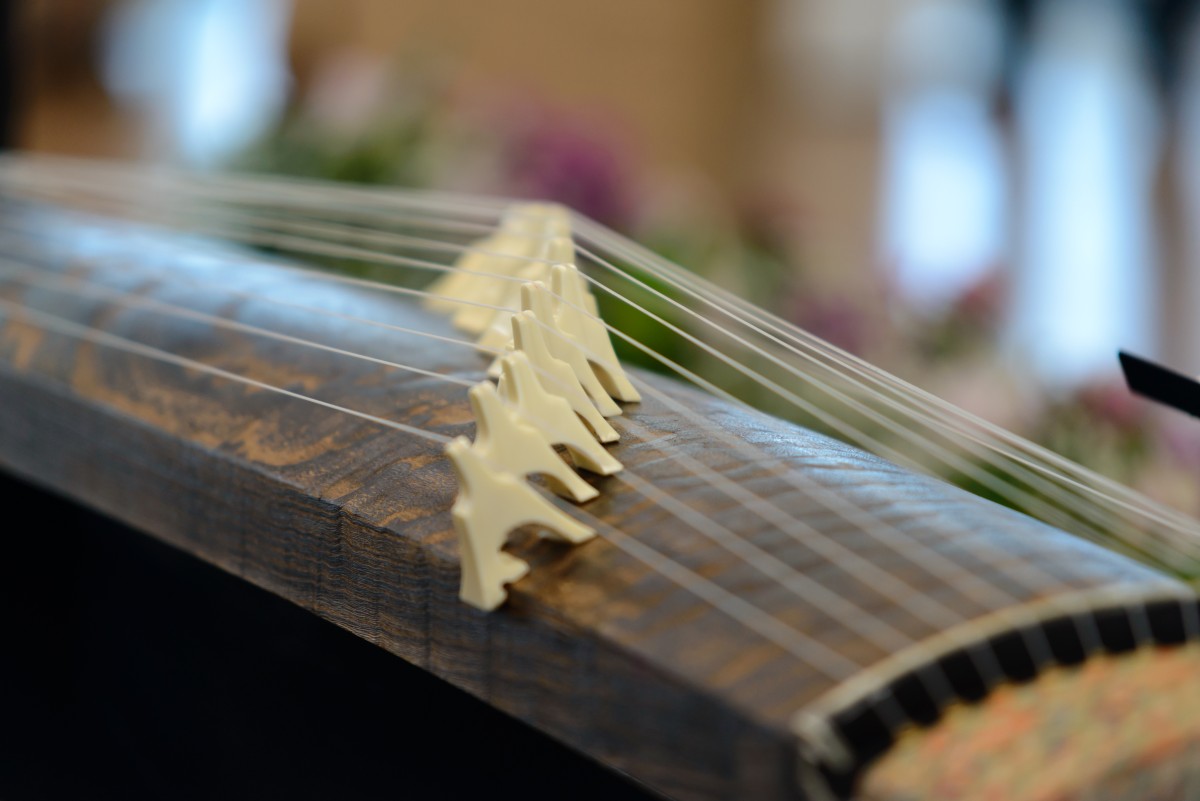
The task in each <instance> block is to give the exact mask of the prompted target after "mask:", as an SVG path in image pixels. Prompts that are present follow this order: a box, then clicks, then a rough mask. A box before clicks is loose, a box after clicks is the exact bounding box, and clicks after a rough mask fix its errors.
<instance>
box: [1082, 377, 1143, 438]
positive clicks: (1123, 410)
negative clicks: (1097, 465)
mask: <svg viewBox="0 0 1200 801" xmlns="http://www.w3.org/2000/svg"><path fill="white" fill-rule="evenodd" d="M1075 400H1076V401H1077V402H1078V403H1079V405H1080V406H1081V407H1082V408H1083V409H1084V410H1085V411H1087V412H1088V414H1090V415H1091V416H1092V417H1093V418H1095V419H1097V420H1100V421H1103V422H1105V423H1108V424H1109V425H1111V426H1113V427H1114V428H1116V429H1118V430H1120V431H1127V432H1133V431H1137V430H1139V429H1143V428H1144V427H1145V423H1146V414H1145V407H1144V406H1143V405H1141V404H1140V403H1139V402H1138V401H1137V399H1136V398H1134V397H1133V394H1132V393H1131V392H1130V391H1129V389H1128V388H1127V387H1126V386H1125V385H1124V384H1123V383H1121V382H1119V381H1112V380H1110V381H1097V382H1094V383H1091V384H1087V385H1086V386H1083V387H1081V388H1080V389H1079V390H1078V391H1077V392H1076V393H1075Z"/></svg>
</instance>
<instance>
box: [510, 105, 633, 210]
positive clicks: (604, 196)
mask: <svg viewBox="0 0 1200 801" xmlns="http://www.w3.org/2000/svg"><path fill="white" fill-rule="evenodd" d="M504 153H505V155H506V156H507V160H506V163H505V164H504V170H505V173H506V175H505V176H504V177H505V184H506V186H507V188H508V191H510V192H512V193H513V194H516V195H519V196H523V197H530V198H537V199H541V200H554V201H557V202H559V203H563V204H565V205H567V206H570V207H571V208H573V209H575V210H576V211H578V212H580V213H582V214H585V215H587V216H589V217H591V218H593V219H595V220H597V221H599V222H602V223H604V224H606V225H609V226H612V227H613V228H617V229H626V228H627V227H628V226H629V224H630V222H631V218H632V210H633V200H632V192H631V190H630V185H629V177H628V171H627V170H626V169H625V165H624V163H623V161H622V159H621V158H620V156H619V155H618V153H617V148H616V146H615V144H614V143H613V142H611V141H605V140H603V139H602V138H601V137H598V136H596V135H594V134H591V133H588V132H585V131H583V130H582V129H581V128H580V127H579V126H577V125H574V124H572V122H571V121H569V120H565V119H562V118H553V117H550V116H549V115H541V116H540V117H539V118H538V119H537V120H536V121H535V122H534V124H532V125H528V126H526V127H524V128H522V129H519V130H518V131H516V132H515V136H514V137H513V139H512V141H510V142H509V143H508V145H507V147H505V148H504Z"/></svg>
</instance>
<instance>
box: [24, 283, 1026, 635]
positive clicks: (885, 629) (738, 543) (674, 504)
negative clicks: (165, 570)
mask: <svg viewBox="0 0 1200 801" xmlns="http://www.w3.org/2000/svg"><path fill="white" fill-rule="evenodd" d="M0 264H9V265H11V264H12V262H8V261H0ZM42 272H44V270H41V269H39V268H32V269H19V270H16V271H13V270H9V271H7V275H9V276H15V277H17V279H18V280H20V281H21V282H22V283H25V284H27V285H33V286H40V287H46V288H52V289H57V290H59V291H68V292H83V293H86V294H91V295H96V296H99V297H103V298H107V299H109V300H111V301H112V302H114V303H117V304H120V305H123V306H131V307H135V308H143V309H149V310H152V311H156V312H160V313H164V314H169V315H171V316H175V317H180V318H183V319H191V320H199V321H203V322H206V323H209V324H211V325H214V326H216V327H219V328H224V329H227V330H234V331H239V332H242V333H247V334H253V335H258V336H264V337H267V338H272V339H278V340H281V341H284V342H289V343H291V344H295V345H301V346H305V347H311V348H315V349H319V350H323V351H326V352H330V353H334V354H337V355H341V356H347V357H352V358H359V359H363V360H365V361H369V362H373V363H376V364H381V365H383V366H386V367H390V368H393V369H399V370H405V371H409V372H413V373H417V374H421V375H425V376H430V377H434V378H440V379H443V380H446V381H449V382H452V383H455V384H458V385H460V386H466V387H470V386H472V385H473V384H474V383H475V382H472V381H467V380H463V379H458V378H455V377H453V376H447V375H444V374H441V373H436V372H432V371H428V370H423V369H421V368H417V367H412V366H409V365H404V364H400V363H397V362H391V361H387V360H384V359H378V358H375V357H372V356H368V355H364V354H358V353H354V352H351V351H346V350H343V349H340V348H331V347H329V346H327V345H323V344H321V343H318V342H313V341H311V340H306V339H301V338H298V337H293V336H290V335H287V334H281V333H278V332H275V331H271V330H268V329H264V328H261V327H258V326H251V325H247V324H244V323H239V322H237V321H233V320H229V319H228V318H224V317H219V316H216V315H211V314H207V313H204V312H199V311H196V310H193V309H188V308H185V307H181V306H177V305H175V304H171V303H165V302H162V301H157V300H152V299H149V298H144V297H140V296H136V295H133V294H132V293H129V292H123V291H120V290H114V289H110V288H107V287H103V286H100V285H98V284H95V283H92V282H87V281H83V280H80V279H76V278H69V277H56V276H50V277H47V276H45V275H39V274H38V273H42ZM464 344H473V343H464ZM664 455H665V453H664ZM617 478H618V479H619V480H621V477H620V476H618V477H617ZM623 480H624V481H626V483H629V484H630V485H631V486H634V487H635V489H637V490H638V491H640V492H642V494H643V495H645V497H647V499H649V500H654V501H656V502H660V505H663V507H664V508H669V510H670V511H672V513H673V514H675V515H676V516H677V517H679V519H680V520H682V521H684V522H688V523H692V524H693V525H694V526H695V527H696V528H698V529H700V530H701V531H702V532H703V533H705V534H706V535H707V536H709V537H710V538H711V539H713V541H715V542H717V543H719V544H721V545H722V546H723V547H726V548H727V549H728V550H730V551H731V552H732V553H734V554H735V555H738V556H740V557H742V558H743V559H744V560H745V561H747V562H748V563H750V564H752V565H754V566H755V567H756V568H757V569H759V570H760V571H761V572H763V573H764V575H767V576H768V577H770V578H772V579H774V580H775V581H777V582H778V583H780V584H782V585H784V586H785V587H787V588H788V589H789V590H790V591H793V592H795V593H796V594H798V595H800V596H801V597H802V598H804V599H805V600H806V601H808V602H810V603H813V604H814V605H820V604H824V605H828V606H835V607H839V608H841V609H843V611H844V612H845V614H846V622H847V624H848V625H850V626H851V627H853V628H856V630H858V631H859V633H860V634H863V636H865V637H868V638H875V637H882V638H883V639H879V640H877V642H876V644H877V645H879V646H880V647H881V648H884V649H886V650H896V649H899V648H902V647H904V646H907V645H911V644H913V642H914V640H913V639H912V638H911V637H908V636H906V635H904V634H902V633H900V632H899V631H898V630H897V629H895V628H893V627H891V626H889V625H887V624H886V623H884V622H882V621H879V620H875V619H872V618H870V616H869V615H868V614H867V613H866V611H865V610H863V609H861V608H859V607H857V606H855V605H854V604H852V603H850V602H849V601H846V600H845V598H844V597H842V596H841V595H840V594H838V593H836V592H834V591H832V590H830V589H828V588H826V587H824V586H823V585H821V584H820V583H819V582H816V581H814V580H813V579H812V578H811V577H809V576H806V575H804V574H802V573H799V572H798V571H796V570H794V569H793V568H792V567H791V566H790V565H788V564H787V563H785V562H783V561H781V560H779V559H778V558H776V557H774V556H773V555H771V554H770V553H769V552H767V551H764V550H762V549H761V548H759V547H758V546H756V545H754V544H753V543H751V542H749V541H748V540H743V539H741V538H739V537H738V536H737V535H736V534H734V533H733V532H732V531H730V530H729V529H727V528H725V527H724V526H720V525H717V524H715V523H714V522H713V521H711V520H709V519H708V518H707V517H705V516H704V515H702V514H700V513H699V512H697V511H696V510H694V509H692V508H691V507H688V506H686V504H680V503H679V502H678V501H675V500H674V499H673V498H671V497H670V496H669V495H667V494H666V493H663V492H662V491H661V490H658V489H657V488H655V487H653V486H652V485H651V484H649V483H648V482H646V481H644V480H642V479H640V478H636V477H633V476H630V477H628V478H625V479H623ZM651 491H653V492H654V493H655V494H654V495H651V494H650V493H651ZM668 503H669V504H670V506H669V507H668V505H667V504H668ZM681 509H682V512H681V511H680V510H681ZM881 572H882V571H881ZM809 593H811V594H812V596H814V597H808V594H809ZM1011 600H1015V599H1011ZM952 622H964V620H963V618H962V617H961V616H958V617H957V618H956V619H955V620H954V621H952Z"/></svg>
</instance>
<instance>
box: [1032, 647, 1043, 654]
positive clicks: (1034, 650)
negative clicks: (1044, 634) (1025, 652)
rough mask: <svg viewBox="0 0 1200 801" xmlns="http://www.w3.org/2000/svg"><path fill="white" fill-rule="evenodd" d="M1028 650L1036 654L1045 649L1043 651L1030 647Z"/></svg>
mask: <svg viewBox="0 0 1200 801" xmlns="http://www.w3.org/2000/svg"><path fill="white" fill-rule="evenodd" d="M1030 650H1031V651H1033V652H1035V653H1037V652H1040V651H1043V650H1045V649H1043V648H1035V647H1031V648H1030Z"/></svg>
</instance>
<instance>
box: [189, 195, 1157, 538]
mask: <svg viewBox="0 0 1200 801" xmlns="http://www.w3.org/2000/svg"><path fill="white" fill-rule="evenodd" d="M241 221H243V222H245V221H246V220H245V219H244V217H243V218H241ZM188 227H190V228H193V229H194V228H195V226H188ZM200 230H204V231H211V230H212V229H203V228H202V229H200ZM220 233H221V235H224V236H227V237H233V238H236V239H241V240H242V241H250V242H255V243H258V244H269V245H273V246H276V247H282V248H287V249H293V250H301V251H305V252H317V253H323V254H325V255H338V256H343V257H351V258H358V259H362V260H366V261H374V262H377V263H385V264H392V265H397V266H400V265H402V266H406V267H417V268H423V269H442V270H446V269H452V268H448V267H447V266H446V265H437V264H432V263H427V262H423V260H417V259H406V258H403V257H398V256H387V257H385V256H383V254H378V253H375V252H373V251H369V252H363V251H360V250H359V249H350V250H347V249H344V248H333V247H330V246H329V245H324V246H323V245H322V244H320V243H317V242H315V241H313V240H308V239H304V238H295V237H280V236H264V235H262V234H256V233H250V234H236V233H233V232H230V231H228V230H222V231H221V232H220ZM439 244H442V243H439ZM443 247H444V245H443ZM478 275H479V277H487V276H488V275H489V274H487V273H479V274H478ZM492 277H493V278H497V279H501V280H508V281H512V280H514V279H513V278H512V277H511V276H497V275H493V276H492ZM585 277H586V276H585ZM588 280H590V281H592V282H593V283H595V284H596V285H598V286H600V287H601V288H602V289H604V291H605V292H607V293H609V294H612V295H613V296H614V297H616V298H617V299H618V300H621V301H622V302H624V303H626V304H627V305H631V306H633V307H634V308H636V309H637V310H639V311H641V312H642V313H644V314H646V315H647V316H650V317H651V318H653V319H655V320H657V321H659V322H663V323H665V321H663V320H662V318H661V317H658V316H657V315H653V314H652V313H650V312H648V311H647V310H645V309H644V308H643V307H641V306H639V305H638V304H635V303H632V302H631V301H629V300H628V299H627V298H624V296H622V295H620V294H619V293H616V292H615V291H614V290H612V289H610V288H608V287H607V286H604V285H601V284H598V283H597V282H595V281H594V279H590V278H589V279H588ZM582 313H585V314H586V313H587V312H586V311H583V312H582ZM667 325H668V326H669V327H670V328H671V329H672V330H673V331H675V332H676V333H678V334H680V335H683V336H684V337H685V338H688V339H689V340H690V341H693V342H695V343H696V344H698V345H699V346H700V347H702V348H703V349H704V350H706V351H707V352H710V353H713V354H714V355H717V356H718V358H721V359H722V361H725V362H726V363H728V364H730V365H732V366H735V368H737V369H738V370H739V371H740V372H742V373H743V374H745V375H748V376H750V377H751V378H754V379H755V380H758V381H759V383H760V384H763V385H764V386H767V387H768V388H770V389H771V390H772V391H774V392H775V393H776V394H778V395H780V396H781V397H784V398H785V399H787V400H790V401H792V402H793V405H796V404H795V401H796V400H797V396H795V395H794V393H790V392H788V391H786V390H783V389H782V388H781V387H780V386H779V385H778V384H776V383H774V382H770V381H767V380H766V379H764V378H762V377H761V376H760V375H759V374H758V373H756V372H754V371H749V370H747V369H746V368H744V367H742V366H741V365H740V364H736V363H735V362H734V361H733V360H731V359H730V358H729V357H727V356H725V355H724V354H719V353H718V352H717V351H716V350H715V349H714V348H712V347H711V346H708V345H707V344H705V343H701V342H700V341H699V340H698V339H696V338H695V337H692V336H691V335H690V334H687V333H686V332H682V331H680V329H678V328H677V327H675V326H671V325H670V324H667ZM609 328H610V330H611V326H610V327H609ZM614 333H616V334H617V335H618V336H622V333H621V332H619V331H615V330H614ZM625 338H626V339H627V340H628V337H625ZM631 344H635V346H639V345H640V343H631ZM641 349H642V350H645V349H644V348H641ZM660 361H661V360H660ZM668 366H671V365H668ZM673 369H674V368H673ZM800 375H802V374H800ZM802 377H805V378H807V379H808V380H809V382H810V383H813V384H814V385H817V386H819V388H822V389H825V390H826V391H827V392H830V393H832V394H833V395H834V397H838V398H839V399H843V400H844V401H845V400H848V399H846V398H845V396H844V395H843V394H841V393H837V392H836V391H834V390H832V389H831V388H829V387H828V385H826V384H824V383H823V382H820V383H818V382H816V381H815V380H814V379H813V378H812V377H811V376H802ZM735 402H738V403H742V402H741V401H735ZM849 405H851V406H852V407H854V408H857V409H860V410H864V411H865V412H866V414H867V415H868V416H869V417H871V418H872V419H875V420H877V421H880V422H881V423H882V424H883V425H885V427H887V428H889V429H890V430H892V431H894V432H895V433H897V434H898V435H900V436H902V437H903V438H905V439H907V440H909V441H911V442H914V444H916V445H918V446H924V447H926V449H930V446H929V445H928V444H926V443H925V442H924V441H922V440H920V439H919V438H916V437H915V435H914V434H913V433H912V432H909V431H908V430H907V429H903V428H899V427H897V425H896V424H895V423H893V422H892V421H890V420H888V419H886V418H883V417H882V416H880V415H879V414H877V413H875V412H873V411H872V410H867V409H866V407H864V406H862V405H861V404H857V403H854V402H850V403H849ZM799 407H800V408H802V409H804V410H805V411H808V412H809V413H810V414H813V415H814V416H815V417H817V418H818V419H821V420H822V421H823V422H825V423H826V424H827V425H829V426H830V427H831V428H833V429H835V430H837V431H839V432H840V433H841V434H842V435H843V436H846V437H847V438H848V439H851V440H853V441H857V442H859V443H860V444H862V445H864V446H865V447H868V448H869V449H873V450H875V451H876V452H879V453H880V454H881V455H886V456H888V457H889V458H891V459H893V460H894V461H899V462H901V463H904V464H908V465H910V466H912V467H915V468H917V469H923V468H922V466H921V465H920V464H919V463H916V462H914V461H913V460H912V459H910V458H909V457H907V456H906V455H904V454H902V453H900V452H898V451H896V450H895V449H893V448H888V447H887V446H884V445H883V444H882V443H879V442H878V440H877V439H874V438H870V437H867V436H866V435H864V434H863V433H862V432H860V431H859V430H858V429H854V428H853V427H851V426H848V425H847V424H846V423H845V422H844V421H841V420H839V419H837V418H836V417H834V416H833V415H832V414H830V413H828V412H825V411H824V410H821V409H819V408H818V407H816V406H815V405H813V404H812V403H810V402H801V403H800V404H799ZM935 454H936V455H938V456H940V457H942V460H943V461H945V462H947V463H948V464H950V465H951V466H954V467H956V468H958V469H961V470H962V471H963V472H965V473H967V474H969V475H971V476H972V477H973V478H975V479H976V480H977V481H979V482H980V483H982V484H984V485H985V486H989V487H991V488H992V489H994V490H995V491H996V492H998V493H1000V494H1002V495H1004V494H1006V493H1007V494H1008V495H1009V496H1011V499H1014V500H1016V499H1020V500H1021V501H1023V502H1024V503H1025V504H1026V505H1027V506H1034V507H1036V508H1038V509H1040V510H1041V511H1042V513H1043V515H1044V516H1046V517H1048V518H1050V519H1051V520H1054V521H1055V522H1056V523H1058V524H1059V525H1060V526H1062V527H1067V528H1069V527H1071V523H1072V522H1073V521H1072V520H1070V519H1069V518H1064V517H1063V516H1062V515H1061V513H1060V512H1058V510H1056V509H1055V508H1054V507H1052V506H1049V505H1048V504H1046V503H1044V502H1042V501H1040V500H1039V499H1037V498H1034V497H1033V496H1031V495H1029V493H1026V492H1023V491H1019V490H1015V489H1014V488H1012V487H1011V485H1008V484H1005V483H1003V482H1002V481H1001V480H999V479H998V478H997V477H995V476H993V475H991V474H989V473H986V472H984V471H982V470H980V469H979V468H978V467H976V466H974V465H972V464H970V463H967V462H964V461H963V460H961V459H958V458H957V457H954V456H953V455H952V454H951V455H947V452H946V451H945V449H942V448H937V449H935ZM1080 511H1081V512H1082V513H1083V514H1084V515H1085V516H1086V515H1094V514H1095V512H1094V510H1093V509H1092V507H1090V506H1083V507H1081V508H1080ZM1088 533H1090V534H1091V536H1092V538H1094V539H1099V538H1100V535H1099V533H1098V532H1093V531H1089V532H1088ZM1139 535H1141V536H1145V535H1144V534H1142V533H1141V532H1131V534H1130V536H1131V537H1133V538H1137V537H1138V536H1139Z"/></svg>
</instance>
